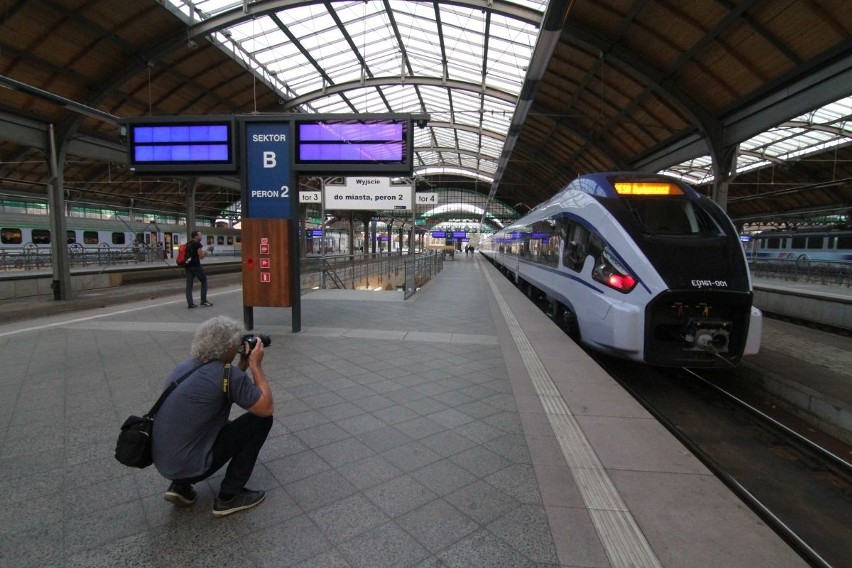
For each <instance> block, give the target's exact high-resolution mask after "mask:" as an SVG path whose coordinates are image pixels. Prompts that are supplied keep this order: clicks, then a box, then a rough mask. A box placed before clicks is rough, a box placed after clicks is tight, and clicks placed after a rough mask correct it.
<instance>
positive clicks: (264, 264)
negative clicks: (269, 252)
mask: <svg viewBox="0 0 852 568" xmlns="http://www.w3.org/2000/svg"><path fill="white" fill-rule="evenodd" d="M260 267H261V268H266V269H269V268H270V260H269V259H268V258H261V259H260Z"/></svg>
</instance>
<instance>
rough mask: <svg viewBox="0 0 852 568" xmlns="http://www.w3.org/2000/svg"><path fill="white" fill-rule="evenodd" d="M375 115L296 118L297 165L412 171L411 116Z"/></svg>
mask: <svg viewBox="0 0 852 568" xmlns="http://www.w3.org/2000/svg"><path fill="white" fill-rule="evenodd" d="M374 117H375V115H370V118H358V116H357V115H325V116H323V115H318V118H313V117H312V118H311V119H296V121H295V126H296V133H295V142H296V153H295V167H296V169H297V170H299V171H312V172H320V173H322V172H335V173H349V174H352V175H357V174H363V173H370V174H371V175H381V174H397V175H410V174H411V172H412V165H411V164H412V145H413V136H412V133H411V119H410V117H408V116H402V115H399V116H397V115H392V116H388V117H386V118H385V117H381V118H374Z"/></svg>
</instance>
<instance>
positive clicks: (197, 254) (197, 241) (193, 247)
mask: <svg viewBox="0 0 852 568" xmlns="http://www.w3.org/2000/svg"><path fill="white" fill-rule="evenodd" d="M202 258H204V247H202V246H201V231H192V238H191V239H190V241H189V242H188V243H187V245H186V264H185V265H184V267H183V268H184V270H185V271H186V304H187V307H188V308H197V307H198V306H196V305H195V302H194V301H193V299H192V285H193V284H195V279H196V278H198V281H199V282H201V305H202V306H204V307H205V308H206V307H209V306H212V305H213V304H211V303H210V302H208V301H207V275H206V274H205V273H204V268H203V267H202V266H201V259H202Z"/></svg>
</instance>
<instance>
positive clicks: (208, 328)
mask: <svg viewBox="0 0 852 568" xmlns="http://www.w3.org/2000/svg"><path fill="white" fill-rule="evenodd" d="M245 333H246V331H245V328H244V327H243V325H242V324H241V323H240V322H238V321H236V320H233V319H231V318H229V317H226V316H216V317H215V318H212V319H209V320H207V321H206V322H204V323H202V324H201V327H199V328H198V330H197V331H196V332H195V337H193V338H192V356H193V357H195V358H197V359H199V360H201V361H213V360H215V359H222V360H224V359H225V356H226V355H227V354H228V352H229V351H232V350H234V349H239V347H240V345H242V337H243V335H245ZM227 362H229V361H226V363H227Z"/></svg>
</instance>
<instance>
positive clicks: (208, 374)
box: [152, 359, 262, 479]
mask: <svg viewBox="0 0 852 568" xmlns="http://www.w3.org/2000/svg"><path fill="white" fill-rule="evenodd" d="M199 363H200V362H199V361H198V360H197V359H190V360H188V361H184V362H182V363H179V364H178V365H177V367H175V370H174V371H172V374H171V375H170V376H169V377H168V378H167V379H166V382H165V384H164V385H163V388H166V387H168V386H169V385H170V384H171V383H172V381H174V380H176V379H179V378H180V377H182V376H183V375H184V374H185V373H186V372H187V371H189V370H190V369H192V368H194V367H197V366H198V365H199ZM223 368H224V363H223V362H222V361H212V362H210V363H208V364H206V365H204V366H203V367H201V368H200V369H198V370H197V371H195V372H194V373H192V374H191V375H190V376H188V377H187V378H186V379H185V380H184V381H183V382H182V383H181V384H180V385H178V387H177V388H176V389H175V390H173V391H172V393H171V394H170V395H169V396H168V397H166V400H165V402H163V406H161V407H160V410H159V412H157V415H156V416H155V417H154V434H153V440H152V453H153V456H154V465H155V466H156V467H157V471H159V472H160V475H162V476H163V477H165V478H166V479H186V478H190V477H196V476H199V475H201V474H202V473H204V472H205V471H207V469H208V468H209V467H210V464H211V463H212V458H213V456H212V450H213V443H214V442H215V441H216V437H217V436H218V435H219V432H220V431H221V430H222V428H224V427H225V425H226V424H227V423H228V416H229V414H230V412H231V403H232V402H233V403H236V404H237V405H239V406H240V407H241V408H245V409H247V408H250V407H251V406H253V405H254V404H255V403H256V402H257V401H258V400H259V399H260V396H261V394H262V393H261V391H260V389H259V388H257V387H256V386H255V384H254V382H252V380H251V377H249V376H248V375H247V374H246V373H245V372H244V371H242V370H240V369H239V368H237V367H236V366H232V367H231V379H230V381H229V398H228V399H226V398H225V395H224V394H223V392H222V370H223Z"/></svg>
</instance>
